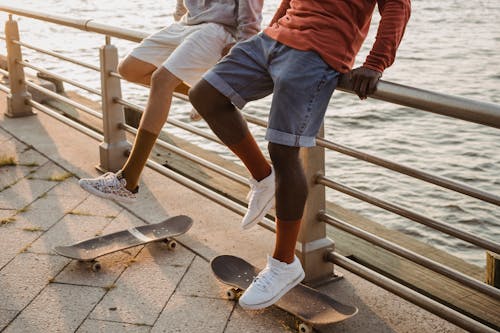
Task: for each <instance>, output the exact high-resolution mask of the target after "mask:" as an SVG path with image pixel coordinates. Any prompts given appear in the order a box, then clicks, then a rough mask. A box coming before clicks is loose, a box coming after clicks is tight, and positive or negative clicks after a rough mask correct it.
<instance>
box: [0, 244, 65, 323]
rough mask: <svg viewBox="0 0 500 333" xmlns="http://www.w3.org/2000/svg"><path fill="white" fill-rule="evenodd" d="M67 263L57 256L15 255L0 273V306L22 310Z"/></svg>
mask: <svg viewBox="0 0 500 333" xmlns="http://www.w3.org/2000/svg"><path fill="white" fill-rule="evenodd" d="M68 262H69V259H66V258H62V257H58V256H50V255H40V254H33V253H21V254H19V255H17V256H16V257H15V258H14V260H12V261H11V262H10V263H9V264H8V265H7V266H5V267H4V268H3V269H2V270H1V271H0V286H1V289H0V304H1V305H0V306H1V307H2V308H3V309H6V310H19V311H20V310H22V309H24V307H25V306H27V305H28V304H29V303H30V302H31V301H32V299H33V298H35V296H36V295H38V293H40V291H42V290H43V289H44V288H45V287H46V286H47V284H48V283H49V280H50V279H52V278H53V277H54V276H56V275H57V274H58V273H59V272H60V271H61V270H62V268H63V267H64V266H65V265H66V264H67V263H68ZM26 332H27V331H26Z"/></svg>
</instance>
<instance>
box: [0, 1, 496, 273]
mask: <svg viewBox="0 0 500 333" xmlns="http://www.w3.org/2000/svg"><path fill="white" fill-rule="evenodd" d="M0 3H2V4H5V5H13V3H12V1H8V2H6V1H0ZM39 3H40V2H39V1H37V0H16V1H15V4H14V5H15V6H23V7H27V8H30V9H32V10H39V11H43V12H50V13H55V14H59V15H64V16H71V17H77V18H94V19H97V20H99V21H101V22H104V23H107V24H111V25H117V26H121V27H127V28H130V29H137V30H143V31H147V32H153V31H155V30H156V29H159V28H161V27H163V26H164V25H166V24H168V23H170V22H172V18H171V14H172V12H173V5H172V4H173V3H174V1H138V0H129V1H118V0H107V1H99V0H86V1H82V0H79V1H76V0H65V1H57V0H46V1H44V4H43V5H40V4H39ZM277 4H278V0H270V1H266V2H265V9H264V22H265V23H267V22H268V21H269V20H270V18H271V17H272V14H273V11H274V9H275V8H276V6H277ZM412 6H413V11H412V18H411V20H410V23H409V25H408V27H407V30H406V34H405V37H404V39H403V42H402V44H401V46H400V49H399V53H398V57H397V60H396V63H395V64H394V65H393V66H392V67H391V68H389V69H387V70H386V72H385V73H384V79H386V80H389V81H394V82H398V83H401V84H405V85H410V86H414V87H419V88H423V89H428V90H434V91H439V92H442V93H449V94H453V95H457V96H462V97H467V98H472V99H475V100H480V101H487V102H493V103H500V95H499V90H500V89H499V88H500V29H499V25H498V17H500V2H499V1H497V0H490V1H466V0H442V1H432V0H418V1H413V4H412ZM5 17H6V15H3V14H2V15H0V18H1V19H2V20H3V19H5ZM378 20H379V16H378V14H376V15H375V17H374V21H373V23H372V29H371V33H370V36H369V38H368V39H367V41H366V42H365V45H364V47H363V49H362V51H361V52H360V54H359V55H358V63H361V62H362V60H363V59H364V57H365V56H366V54H367V52H368V51H369V49H370V47H371V44H372V42H373V38H374V34H375V31H376V25H377V23H378ZM20 28H21V37H22V39H23V40H24V41H29V42H31V43H34V44H36V45H42V46H43V47H45V48H48V49H51V50H55V51H58V52H61V53H63V54H66V55H69V56H73V57H77V58H78V59H82V60H84V61H86V62H91V63H94V64H97V61H98V60H97V54H98V47H99V46H100V45H101V44H102V43H103V42H104V37H103V36H96V35H92V34H89V33H86V32H81V31H78V30H74V29H69V28H62V27H58V26H56V25H48V24H42V23H39V22H37V21H33V20H30V19H25V18H21V19H20ZM0 29H2V28H0ZM113 43H115V44H116V45H117V46H118V47H119V51H120V54H121V55H124V54H125V53H126V52H127V50H129V49H130V48H131V47H132V46H133V45H134V44H133V43H130V42H125V41H119V40H115V39H113ZM2 47H3V45H2ZM2 53H4V51H2ZM25 58H26V59H29V60H30V61H32V62H34V63H37V64H42V65H43V66H44V67H46V68H47V69H49V70H52V71H54V72H56V73H59V74H63V75H66V76H69V77H72V78H75V79H78V80H80V81H83V82H86V83H87V84H88V85H90V86H93V87H95V88H100V87H99V74H98V73H95V72H92V71H87V70H84V69H82V68H80V67H77V66H73V65H70V64H66V63H62V62H60V61H56V60H54V59H53V58H50V57H48V56H43V55H38V54H34V53H33V52H30V51H26V52H25ZM124 95H125V96H126V97H127V98H131V99H133V100H135V101H136V102H137V103H139V104H144V103H145V100H146V98H147V91H146V90H144V89H141V88H137V87H136V86H132V85H127V84H126V85H125V87H124ZM94 98H95V97H94ZM269 103H270V98H266V99H264V100H261V101H258V102H253V103H251V104H249V106H248V107H247V108H246V111H248V112H250V113H253V114H256V115H261V116H262V117H265V116H266V115H267V111H268V107H269ZM189 109H190V106H189V105H187V104H186V103H183V102H175V104H174V105H173V110H172V112H171V116H172V117H175V118H177V119H180V120H186V121H187V112H188V111H189ZM196 126H199V127H201V128H205V127H206V126H205V124H203V123H202V122H200V123H197V124H196ZM169 129H170V128H169ZM252 130H253V131H254V133H256V135H257V138H258V141H259V142H261V143H262V147H263V148H265V146H266V143H265V142H264V140H263V130H262V129H259V128H254V127H252ZM325 130H326V136H327V138H328V139H330V140H333V141H336V142H338V143H340V144H343V145H347V146H350V147H353V148H356V149H360V150H363V151H365V152H368V153H371V154H375V155H378V156H381V157H384V158H387V159H390V160H393V161H397V162H400V163H403V164H405V165H408V166H411V167H415V168H419V169H422V170H425V171H427V172H431V173H435V174H438V175H442V176H445V177H448V178H451V179H454V180H458V181H461V182H464V183H467V184H468V185H471V186H475V187H478V188H480V189H482V190H485V191H489V192H492V193H495V194H496V195H500V172H499V169H500V135H499V134H500V132H499V130H495V129H491V128H486V127H484V126H479V125H474V124H469V123H466V122H463V121H459V120H452V119H448V118H445V117H441V116H437V115H433V114H430V113H426V112H422V111H418V110H415V109H410V108H405V107H400V106H397V105H392V104H389V103H384V102H380V101H373V100H369V101H364V102H360V101H358V100H357V99H356V98H355V97H354V96H352V95H349V94H345V93H341V92H336V93H334V95H333V98H332V100H331V103H330V109H329V111H328V112H327V116H326V118H325ZM171 131H173V132H175V133H176V134H177V135H183V136H185V135H186V134H185V133H183V132H182V131H180V130H176V129H171ZM190 140H191V141H193V138H192V137H190ZM197 143H198V144H199V145H200V146H203V147H205V148H207V149H213V150H215V151H218V152H220V153H223V154H225V155H226V156H227V157H228V158H231V159H234V157H232V156H231V155H229V154H227V150H225V149H224V148H221V147H220V146H218V145H216V144H211V143H207V142H206V141H205V140H204V139H199V142H197ZM327 175H328V176H329V177H332V178H334V179H336V180H338V181H340V182H342V183H345V184H347V185H349V186H353V187H356V188H358V189H360V190H362V191H365V192H368V193H372V194H374V195H376V196H378V197H380V198H383V199H386V200H389V201H392V202H395V203H398V204H400V205H402V206H405V207H408V208H411V209H412V210H414V211H416V212H418V213H421V214H423V215H427V216H429V217H432V218H435V219H437V220H439V221H443V222H445V223H448V224H450V225H453V226H455V227H458V228H459V229H462V230H466V231H469V232H471V233H474V234H476V235H480V236H482V237H485V238H488V239H490V240H493V241H497V242H498V241H499V240H500V209H499V208H498V207H496V206H494V205H491V204H485V203H481V202H480V201H478V200H475V199H472V198H469V197H467V196H463V195H460V194H456V193H452V192H449V191H444V190H440V189H439V188H437V187H435V186H432V185H428V184H424V183H422V182H418V181H415V180H412V179H411V178H409V177H405V176H398V175H397V174H395V173H392V172H389V171H385V170H383V169H382V168H378V167H375V166H372V165H370V164H368V163H365V162H359V161H356V160H353V159H351V158H349V157H346V156H343V155H340V154H337V153H334V152H329V153H328V154H327ZM327 195H328V198H329V200H331V201H334V202H336V203H340V204H341V205H344V206H346V207H348V208H351V209H355V210H357V211H358V212H360V213H362V214H363V215H365V216H368V217H370V218H372V219H373V220H376V221H377V222H379V223H381V224H383V225H386V226H388V227H390V228H393V229H397V230H401V231H403V232H405V233H407V234H410V235H412V236H415V237H418V238H419V239H421V240H423V241H425V242H427V243H429V244H432V245H434V246H436V247H438V248H441V249H444V250H446V251H448V252H451V253H453V254H456V255H458V256H460V257H462V258H464V259H466V260H468V261H469V262H472V263H475V264H478V265H484V251H483V250H480V249H477V248H475V247H473V246H471V245H469V244H468V243H465V242H463V241H460V240H456V239H455V238H453V237H448V236H446V235H444V234H441V233H437V232H434V231H432V230H430V229H429V228H426V227H424V226H421V225H419V224H416V223H414V222H411V221H408V220H405V219H403V218H399V217H397V216H394V215H392V214H389V213H385V212H383V211H381V210H379V209H377V208H373V207H371V206H369V205H366V204H363V203H360V202H359V201H357V200H354V199H350V198H348V197H346V196H344V195H342V194H340V193H338V192H335V191H328V192H327Z"/></svg>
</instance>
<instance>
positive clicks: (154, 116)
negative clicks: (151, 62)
mask: <svg viewBox="0 0 500 333" xmlns="http://www.w3.org/2000/svg"><path fill="white" fill-rule="evenodd" d="M150 81H151V91H150V94H149V99H148V104H147V106H146V109H145V111H144V114H143V115H142V118H141V122H140V124H139V129H138V133H137V136H136V139H135V141H134V145H133V147H132V152H131V154H130V156H129V158H128V159H127V162H126V163H125V165H124V166H123V169H122V171H123V175H124V177H125V179H126V181H127V189H128V190H130V191H132V190H134V189H135V188H136V187H137V184H138V183H139V178H140V175H141V173H142V170H143V169H144V166H145V165H146V162H147V159H148V156H149V154H150V152H151V150H152V149H153V146H154V143H155V141H156V138H157V137H158V135H159V134H160V131H161V129H162V128H163V125H164V123H165V121H166V120H167V117H168V113H169V111H170V105H171V102H172V94H173V92H174V89H175V87H177V86H178V85H179V84H180V83H181V80H180V79H179V78H177V77H176V76H175V75H173V74H172V73H170V72H169V71H168V70H167V69H166V68H163V67H162V68H159V69H157V70H155V71H154V72H153V74H152V75H151V79H150Z"/></svg>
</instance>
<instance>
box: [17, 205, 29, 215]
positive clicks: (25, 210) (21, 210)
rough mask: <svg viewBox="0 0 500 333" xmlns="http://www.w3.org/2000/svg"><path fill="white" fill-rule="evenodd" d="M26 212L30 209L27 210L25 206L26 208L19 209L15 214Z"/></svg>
mask: <svg viewBox="0 0 500 333" xmlns="http://www.w3.org/2000/svg"><path fill="white" fill-rule="evenodd" d="M28 210H30V209H29V207H28V206H26V207H23V208H21V209H19V210H18V211H17V212H16V214H19V213H26V212H27V211H28Z"/></svg>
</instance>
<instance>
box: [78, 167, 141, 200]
mask: <svg viewBox="0 0 500 333" xmlns="http://www.w3.org/2000/svg"><path fill="white" fill-rule="evenodd" d="M78 184H79V185H80V187H81V188H83V189H84V190H85V191H87V192H89V193H91V194H94V195H97V196H98V197H101V198H105V199H112V200H116V201H121V202H134V201H135V200H136V199H137V196H136V193H137V189H136V190H135V191H134V192H131V191H129V190H127V188H126V187H125V186H127V181H126V180H125V178H123V176H122V173H121V171H119V172H117V173H116V174H115V173H113V172H106V173H105V174H103V175H101V176H99V177H97V178H82V179H80V181H79V182H78Z"/></svg>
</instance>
